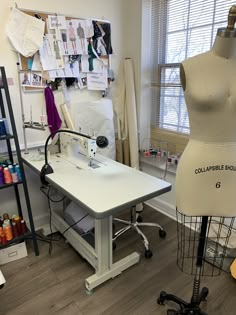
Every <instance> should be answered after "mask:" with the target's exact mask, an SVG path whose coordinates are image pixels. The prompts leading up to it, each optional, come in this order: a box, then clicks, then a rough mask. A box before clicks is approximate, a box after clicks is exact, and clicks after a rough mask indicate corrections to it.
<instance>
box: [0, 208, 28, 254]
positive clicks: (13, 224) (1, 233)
mask: <svg viewBox="0 0 236 315" xmlns="http://www.w3.org/2000/svg"><path fill="white" fill-rule="evenodd" d="M27 233H28V229H27V226H26V223H25V220H24V219H23V218H22V217H20V216H19V215H13V216H12V217H11V218H10V216H9V214H8V213H4V214H3V215H2V216H0V248H2V247H4V246H7V245H10V244H12V243H14V242H17V241H21V239H22V240H23V239H25V237H26V236H27Z"/></svg>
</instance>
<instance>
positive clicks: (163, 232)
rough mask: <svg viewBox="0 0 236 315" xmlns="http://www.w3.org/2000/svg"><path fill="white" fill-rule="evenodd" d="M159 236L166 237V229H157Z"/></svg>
mask: <svg viewBox="0 0 236 315" xmlns="http://www.w3.org/2000/svg"><path fill="white" fill-rule="evenodd" d="M159 236H160V238H165V237H166V231H165V230H159Z"/></svg>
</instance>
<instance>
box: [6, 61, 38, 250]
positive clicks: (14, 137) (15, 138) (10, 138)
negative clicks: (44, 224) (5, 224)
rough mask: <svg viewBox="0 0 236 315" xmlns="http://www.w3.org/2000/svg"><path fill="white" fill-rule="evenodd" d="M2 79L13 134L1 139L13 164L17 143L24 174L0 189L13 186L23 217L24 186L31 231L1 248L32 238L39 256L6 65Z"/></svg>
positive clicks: (21, 169)
mask: <svg viewBox="0 0 236 315" xmlns="http://www.w3.org/2000/svg"><path fill="white" fill-rule="evenodd" d="M0 81H1V83H0V92H1V93H0V110H1V117H2V118H6V110H5V106H4V99H5V100H6V106H7V110H8V114H9V124H10V126H9V127H10V128H11V129H12V134H9V135H6V136H0V141H6V144H7V152H8V159H9V160H10V162H11V163H12V164H13V163H14V158H13V153H12V144H11V141H14V145H15V149H16V156H17V162H18V164H19V167H20V171H21V176H22V181H19V182H17V183H10V184H5V185H1V186H0V189H11V188H13V189H14V192H15V198H16V203H17V208H18V215H19V216H20V217H22V207H21V200H20V194H19V190H18V186H19V185H22V186H23V193H24V197H25V202H26V208H27V213H28V217H29V225H30V226H29V227H30V231H28V232H27V233H25V234H23V235H20V236H19V237H15V238H14V239H13V240H11V241H8V243H7V244H6V245H1V244H0V249H1V248H5V247H7V246H9V245H12V244H14V243H18V242H20V241H23V240H26V239H28V238H32V240H33V246H34V251H35V255H36V256H38V255H39V250H38V244H37V239H36V234H35V228H34V221H33V216H32V211H31V205H30V199H29V193H28V187H27V182H26V178H25V173H24V167H23V162H22V158H21V151H20V146H19V140H18V136H17V131H16V125H15V119H14V115H13V110H12V105H11V98H10V94H9V89H8V83H7V78H6V73H5V68H4V67H0Z"/></svg>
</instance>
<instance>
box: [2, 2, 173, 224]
mask: <svg viewBox="0 0 236 315" xmlns="http://www.w3.org/2000/svg"><path fill="white" fill-rule="evenodd" d="M148 2H149V0H128V1H126V0H96V1H95V0H87V1H82V0H67V1H66V4H65V2H64V1H56V0H50V1H46V0H41V1H38V0H37V1H36V0H31V1H27V0H18V1H17V4H18V7H19V8H23V9H29V10H32V11H35V12H38V11H42V12H51V13H54V12H55V11H56V13H58V14H60V13H61V14H66V15H68V16H70V15H71V16H75V17H85V18H86V17H94V18H97V19H105V20H109V21H110V22H111V28H112V46H113V49H114V54H113V56H112V68H113V70H114V72H115V75H117V70H118V67H119V65H120V63H121V62H122V60H123V58H125V57H130V58H132V59H133V61H134V71H135V84H136V99H137V106H138V118H139V131H140V142H142V139H144V138H148V137H149V132H150V124H149V122H150V107H149V104H150V99H149V97H150V95H149V93H148V91H149V88H148V84H149V82H150V77H149V71H148V61H149V51H148V49H147V47H148V46H149V44H150V43H149V38H148V36H147V31H146V28H145V27H143V26H142V21H144V20H145V19H147V17H148V14H149V12H148V9H147V8H148ZM13 5H14V1H12V0H11V1H10V0H1V4H0V42H1V49H0V65H3V66H5V68H6V72H7V76H8V77H10V78H13V81H14V85H13V86H10V87H9V88H10V93H11V100H12V105H13V108H14V113H15V120H16V124H17V130H18V134H19V138H20V142H21V143H23V137H22V127H21V125H22V124H21V115H20V102H19V87H18V83H17V67H16V62H17V56H16V53H15V52H13V51H12V47H11V45H10V43H9V41H8V39H7V38H6V35H5V25H6V22H7V20H8V17H9V14H10V8H11V7H12V6H13ZM55 8H56V9H55ZM143 25H145V23H143ZM146 25H147V24H146ZM113 88H115V83H114V84H113ZM54 95H55V99H56V103H57V105H60V104H61V103H62V102H63V95H62V93H61V92H55V94H54ZM70 95H71V106H72V107H73V104H75V103H76V102H77V101H83V100H90V99H98V98H100V93H96V92H94V93H91V92H90V93H88V92H87V91H86V90H83V91H79V90H76V91H74V92H70ZM30 105H32V106H33V116H34V117H33V118H36V119H37V117H38V116H39V115H40V114H41V111H42V107H43V106H45V103H44V97H43V93H36V94H32V93H30V94H25V95H24V107H25V113H26V118H27V119H28V118H29V109H30ZM47 134H48V133H47V132H38V131H32V130H27V143H28V145H29V146H30V145H33V144H37V143H44V141H45V138H46V136H47ZM144 170H145V171H147V172H150V173H151V174H153V175H155V171H154V170H150V169H149V170H148V169H146V168H144ZM26 175H27V179H28V186H29V192H30V199H31V205H32V209H33V215H34V219H35V225H36V227H40V226H41V225H43V224H44V223H47V216H48V205H47V200H46V198H45V197H44V195H43V194H42V193H41V191H40V190H39V187H40V182H39V177H38V176H37V175H36V174H34V173H33V172H32V171H30V170H29V169H28V168H26ZM167 180H169V181H170V182H173V184H174V178H173V176H172V177H170V178H167ZM0 200H1V203H0V213H2V212H9V213H11V214H13V213H15V212H16V209H17V207H16V204H15V201H14V195H13V192H12V191H11V190H8V191H7V192H6V189H5V190H0ZM160 200H162V202H161V204H160V202H159V201H160ZM156 202H158V205H159V206H163V207H165V206H166V208H168V209H172V210H173V209H174V204H175V200H174V190H173V191H172V192H171V193H168V194H165V195H163V196H162V197H161V198H158V199H155V200H154V203H155V205H156ZM173 213H174V212H173Z"/></svg>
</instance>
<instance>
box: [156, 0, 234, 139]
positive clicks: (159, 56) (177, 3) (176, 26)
mask: <svg viewBox="0 0 236 315" xmlns="http://www.w3.org/2000/svg"><path fill="white" fill-rule="evenodd" d="M234 4H235V0H234V1H231V0H159V1H158V0H151V6H152V8H151V43H152V47H151V63H152V66H153V68H152V69H153V70H152V84H151V89H152V91H151V92H152V126H153V127H157V128H161V129H167V130H171V131H175V132H178V133H185V134H188V133H189V120H188V113H187V108H186V104H185V101H184V95H183V91H182V88H181V85H180V77H179V65H180V63H181V62H182V61H183V60H185V59H187V58H189V57H192V56H194V55H197V54H200V53H203V52H205V51H207V50H209V49H210V48H211V46H212V44H213V43H214V39H215V35H216V32H217V29H218V28H220V27H226V26H227V19H228V12H229V9H230V7H231V6H232V5H234Z"/></svg>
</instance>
